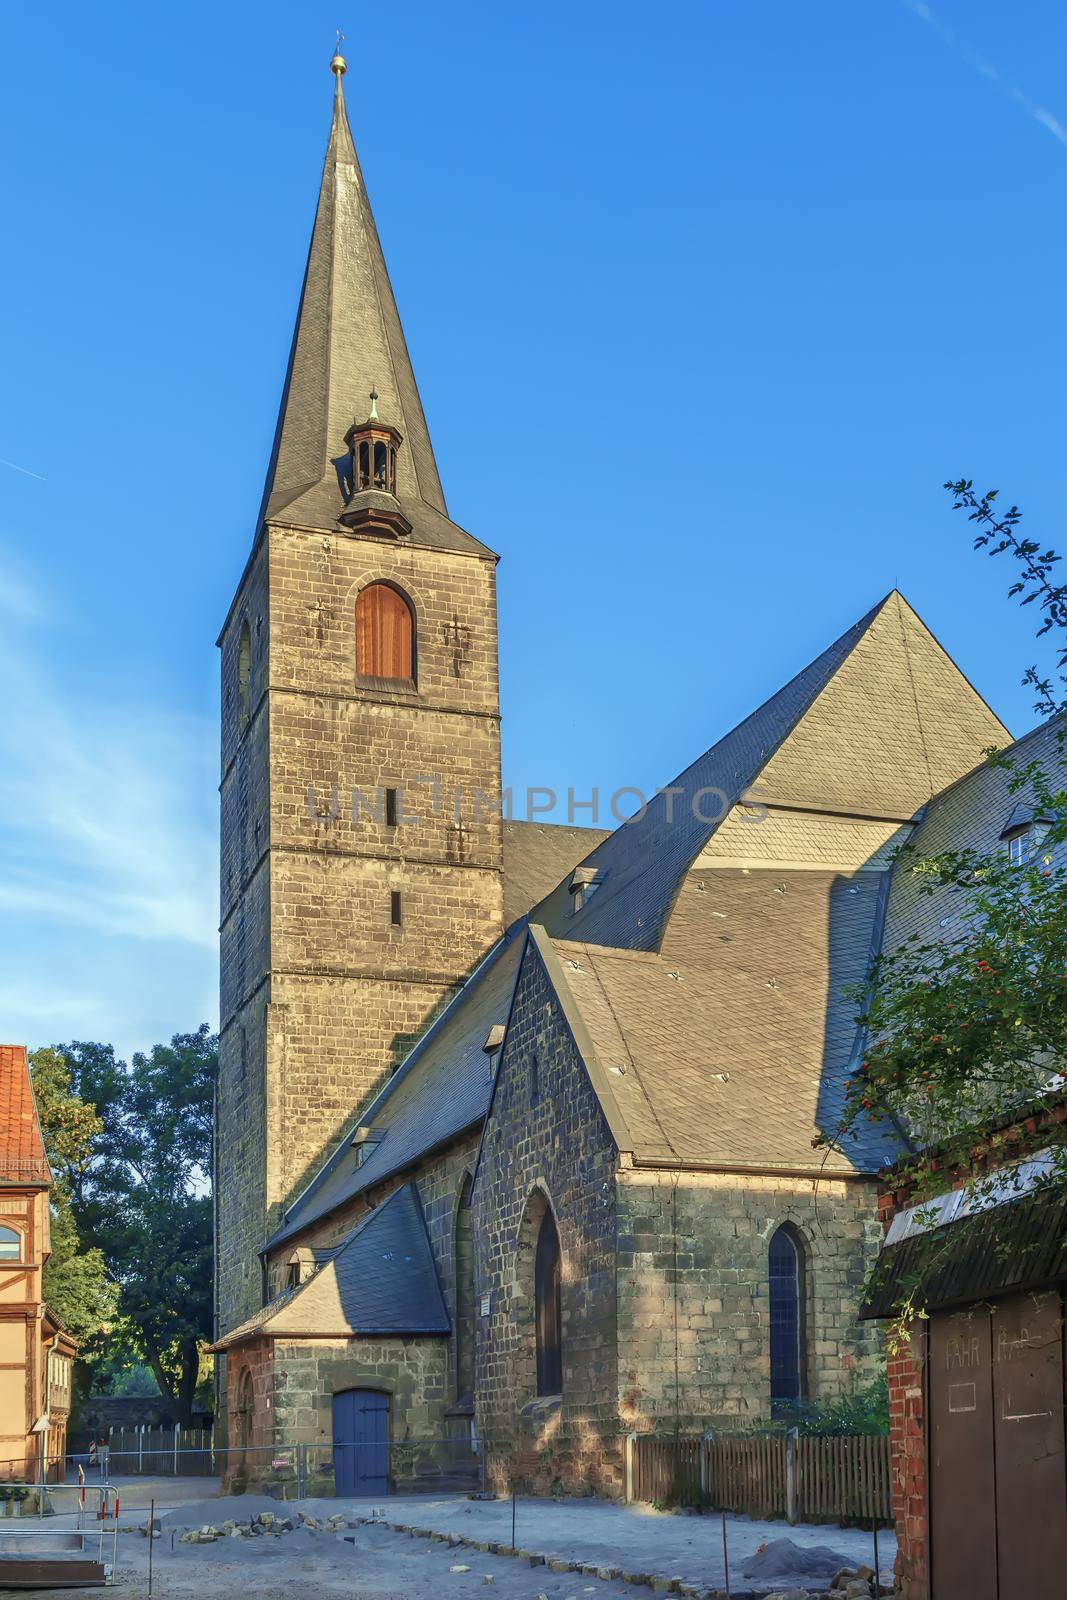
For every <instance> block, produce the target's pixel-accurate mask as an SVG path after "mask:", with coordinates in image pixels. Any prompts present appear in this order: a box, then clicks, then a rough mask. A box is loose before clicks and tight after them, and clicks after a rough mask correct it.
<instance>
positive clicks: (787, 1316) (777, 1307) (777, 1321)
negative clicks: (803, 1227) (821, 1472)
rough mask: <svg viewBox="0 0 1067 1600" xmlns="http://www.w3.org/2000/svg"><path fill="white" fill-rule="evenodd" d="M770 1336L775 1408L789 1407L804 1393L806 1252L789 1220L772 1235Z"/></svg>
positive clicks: (770, 1255)
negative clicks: (788, 1222)
mask: <svg viewBox="0 0 1067 1600" xmlns="http://www.w3.org/2000/svg"><path fill="white" fill-rule="evenodd" d="M769 1266H770V1302H771V1306H770V1310H771V1318H770V1337H771V1409H772V1410H780V1409H782V1408H783V1407H788V1406H789V1405H791V1404H793V1403H794V1402H795V1401H797V1400H800V1399H802V1398H803V1396H804V1392H805V1388H806V1384H805V1366H806V1361H805V1353H806V1352H805V1328H804V1302H805V1285H804V1253H803V1247H802V1245H801V1242H800V1240H799V1238H798V1237H797V1235H796V1234H795V1232H794V1231H793V1229H792V1228H791V1227H789V1225H788V1224H787V1223H783V1225H782V1226H781V1227H780V1228H778V1229H777V1230H776V1231H775V1233H774V1235H773V1237H772V1238H771V1245H770V1252H769Z"/></svg>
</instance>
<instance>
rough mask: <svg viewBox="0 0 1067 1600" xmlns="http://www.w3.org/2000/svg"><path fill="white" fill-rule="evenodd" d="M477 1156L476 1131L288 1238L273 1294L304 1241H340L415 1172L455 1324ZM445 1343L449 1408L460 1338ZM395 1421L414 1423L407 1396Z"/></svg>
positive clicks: (272, 1273) (278, 1258)
mask: <svg viewBox="0 0 1067 1600" xmlns="http://www.w3.org/2000/svg"><path fill="white" fill-rule="evenodd" d="M477 1158H478V1134H477V1133H476V1132H475V1133H467V1134H464V1135H463V1136H462V1137H461V1138H459V1139H457V1140H456V1141H455V1142H454V1143H453V1144H451V1145H449V1146H448V1147H447V1148H446V1149H444V1150H442V1151H439V1152H437V1153H436V1154H435V1155H434V1156H432V1157H430V1158H428V1159H427V1160H425V1161H423V1162H421V1163H420V1164H419V1166H418V1167H417V1168H416V1169H415V1172H414V1174H412V1173H411V1172H410V1171H405V1172H401V1173H398V1174H397V1175H396V1176H395V1177H393V1178H388V1179H386V1180H385V1181H384V1182H382V1183H380V1184H378V1185H376V1186H375V1188H374V1189H372V1190H369V1191H368V1192H367V1193H366V1194H361V1195H357V1196H356V1197H355V1198H354V1199H352V1200H350V1201H348V1202H347V1203H346V1204H344V1205H342V1206H338V1207H337V1209H336V1210H335V1211H331V1212H330V1214H329V1216H327V1217H323V1218H322V1220H321V1221H320V1222H318V1223H313V1224H312V1225H311V1226H310V1227H307V1228H305V1229H303V1230H302V1231H301V1232H300V1233H299V1234H295V1235H294V1236H293V1237H292V1238H291V1239H287V1240H286V1241H285V1243H284V1244H282V1245H279V1247H278V1248H277V1249H276V1250H275V1251H273V1252H272V1253H271V1255H270V1256H269V1257H268V1262H267V1275H268V1294H269V1295H270V1296H272V1297H273V1296H274V1295H276V1294H280V1293H281V1291H282V1290H283V1289H284V1287H285V1283H286V1278H287V1275H288V1270H289V1268H288V1261H289V1256H290V1255H291V1254H292V1252H293V1250H294V1249H296V1248H297V1247H298V1246H300V1245H315V1246H323V1247H329V1246H331V1245H335V1244H339V1243H340V1241H341V1240H342V1239H344V1238H345V1237H346V1236H347V1235H348V1234H349V1233H351V1231H352V1229H353V1228H354V1227H355V1226H356V1224H357V1223H358V1222H360V1221H361V1220H362V1218H363V1217H365V1216H366V1215H367V1213H368V1212H369V1211H370V1210H371V1204H372V1202H373V1204H374V1205H375V1206H380V1205H381V1204H382V1202H383V1201H384V1200H387V1199H388V1198H389V1196H390V1195H391V1194H393V1193H394V1192H395V1191H396V1190H397V1189H399V1188H400V1187H401V1186H402V1185H403V1184H405V1183H408V1182H410V1180H411V1178H412V1176H414V1179H415V1184H416V1187H417V1188H418V1191H419V1199H420V1201H421V1203H422V1209H423V1215H424V1217H425V1219H426V1231H427V1233H428V1234H429V1237H430V1246H431V1249H432V1250H433V1254H434V1261H435V1263H436V1265H437V1275H438V1278H439V1279H440V1283H441V1289H442V1292H443V1294H444V1297H445V1304H446V1305H447V1307H448V1315H449V1318H450V1320H451V1322H452V1325H453V1328H454V1327H455V1325H456V1314H457V1293H456V1290H457V1286H456V1249H455V1244H456V1221H457V1212H458V1207H459V1197H460V1192H461V1190H462V1188H463V1184H464V1181H465V1179H467V1178H468V1176H469V1175H470V1174H472V1173H473V1171H474V1166H475V1162H476V1161H477ZM442 1342H443V1344H444V1347H445V1357H444V1360H445V1368H446V1373H447V1386H446V1402H447V1404H446V1409H448V1408H450V1407H451V1406H452V1405H453V1404H454V1401H455V1399H456V1398H457V1388H456V1367H455V1340H454V1338H452V1339H447V1340H444V1341H442ZM394 1423H395V1424H396V1425H397V1426H403V1427H407V1426H409V1421H408V1418H407V1416H406V1412H405V1409H404V1401H403V1397H402V1396H400V1397H398V1400H397V1402H396V1410H395V1415H394Z"/></svg>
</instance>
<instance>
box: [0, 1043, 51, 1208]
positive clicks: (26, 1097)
mask: <svg viewBox="0 0 1067 1600" xmlns="http://www.w3.org/2000/svg"><path fill="white" fill-rule="evenodd" d="M51 1181H52V1173H51V1171H50V1169H49V1166H48V1157H47V1156H46V1155H45V1150H44V1139H43V1137H42V1135H41V1123H40V1118H39V1117H38V1115H37V1102H36V1100H35V1099H34V1097H33V1085H32V1083H31V1081H30V1068H29V1063H28V1062H27V1060H26V1047H25V1045H21V1044H0V1183H9V1184H23V1183H24V1184H33V1185H35V1186H36V1185H47V1184H50V1183H51Z"/></svg>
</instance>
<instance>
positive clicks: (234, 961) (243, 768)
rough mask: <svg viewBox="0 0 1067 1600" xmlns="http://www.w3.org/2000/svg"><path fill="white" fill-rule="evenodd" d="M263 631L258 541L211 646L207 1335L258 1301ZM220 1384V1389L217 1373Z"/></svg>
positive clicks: (264, 1154) (264, 842) (263, 1181)
mask: <svg viewBox="0 0 1067 1600" xmlns="http://www.w3.org/2000/svg"><path fill="white" fill-rule="evenodd" d="M246 625H247V628H248V637H249V642H250V655H249V667H250V672H249V682H248V717H247V721H246V720H245V717H244V715H243V707H242V696H241V691H240V682H239V677H240V674H239V660H238V658H239V652H240V640H241V634H242V630H243V629H244V627H245V626H246ZM268 629H269V599H268V566H267V546H266V544H265V543H264V544H261V545H260V547H259V549H258V551H257V552H256V554H255V555H254V557H253V559H252V561H251V563H250V565H249V568H248V570H247V572H246V573H245V575H244V577H243V579H242V583H241V586H240V588H239V590H238V593H237V596H236V598H235V600H234V604H233V609H232V611H231V614H230V617H229V619H228V621H227V624H226V626H225V628H224V630H223V633H222V637H221V639H220V641H219V643H220V648H221V669H222V681H221V689H222V696H221V698H222V708H221V719H222V772H221V783H220V859H219V871H220V885H219V887H220V896H219V900H220V904H219V915H220V928H219V947H220V948H219V955H220V975H219V976H220V985H219V987H220V1028H219V1077H218V1090H217V1103H216V1130H217V1142H216V1184H215V1188H216V1195H217V1206H218V1211H217V1230H218V1231H217V1238H216V1276H215V1325H216V1332H217V1333H221V1332H223V1331H224V1330H225V1329H226V1328H229V1327H232V1326H233V1325H234V1323H236V1322H237V1321H239V1320H240V1318H241V1317H242V1316H245V1315H247V1314H248V1313H249V1312H250V1311H252V1310H254V1309H255V1307H256V1306H257V1305H258V1304H259V1298H260V1271H259V1262H258V1260H257V1258H256V1252H257V1250H258V1249H259V1247H260V1245H261V1244H262V1243H263V1238H264V1229H265V1222H266V1190H267V1175H266V1167H267V1159H268V1141H267V1122H268V1115H267V1100H266V1095H267V1077H266V1008H267V1002H268V1000H269V998H270V994H269V987H268V983H267V972H268V967H269V950H270V925H269V916H270V904H269V900H270V897H269V873H268V846H269V836H268V827H269V808H268V788H269V767H270V746H269V740H268V721H269V719H268V712H267V686H268V674H269V631H268ZM220 1382H221V1383H222V1384H223V1386H224V1384H225V1380H224V1378H223V1377H222V1376H221V1375H220ZM220 1409H221V1408H220Z"/></svg>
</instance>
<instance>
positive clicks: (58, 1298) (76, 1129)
mask: <svg viewBox="0 0 1067 1600" xmlns="http://www.w3.org/2000/svg"><path fill="white" fill-rule="evenodd" d="M30 1076H31V1078H32V1080H33V1091H34V1096H35V1098H36V1101H37V1111H38V1115H39V1117H40V1119H41V1133H42V1135H43V1137H44V1146H45V1151H46V1153H47V1155H48V1163H49V1166H50V1167H51V1169H52V1177H53V1183H52V1190H51V1193H50V1195H49V1205H50V1211H51V1216H50V1224H51V1226H50V1231H51V1236H52V1254H51V1256H50V1257H49V1259H48V1261H47V1262H46V1263H45V1268H44V1278H43V1285H42V1287H43V1290H44V1298H45V1301H46V1302H47V1304H48V1306H49V1307H50V1308H51V1310H52V1311H54V1312H55V1314H56V1316H57V1317H58V1318H59V1319H60V1321H61V1322H62V1324H63V1326H64V1327H65V1328H66V1329H67V1330H68V1332H70V1333H71V1334H72V1335H73V1336H74V1338H75V1339H77V1340H78V1341H79V1343H80V1345H81V1347H82V1348H81V1357H82V1359H83V1360H91V1359H92V1357H93V1355H94V1353H95V1352H96V1351H98V1350H99V1349H100V1348H101V1347H102V1345H103V1342H104V1338H105V1335H106V1333H107V1330H108V1328H109V1326H110V1324H111V1323H112V1322H113V1320H114V1317H115V1314H116V1311H117V1307H118V1289H117V1287H116V1285H115V1284H114V1283H112V1282H111V1280H110V1278H109V1276H108V1271H107V1265H106V1263H105V1260H104V1256H103V1253H102V1251H101V1250H100V1249H98V1248H97V1247H95V1246H93V1245H89V1246H88V1247H85V1246H83V1243H82V1239H81V1236H80V1234H79V1230H78V1224H77V1221H76V1218H75V1208H74V1200H73V1193H74V1190H75V1188H76V1186H77V1184H78V1182H79V1181H80V1179H81V1176H82V1174H83V1173H84V1172H85V1171H86V1169H87V1168H88V1166H89V1165H90V1163H91V1160H92V1148H93V1143H94V1140H95V1139H96V1138H97V1136H98V1135H99V1133H100V1130H101V1122H100V1119H99V1117H98V1116H97V1114H96V1110H95V1108H94V1107H93V1106H92V1105H86V1103H85V1102H84V1101H83V1100H82V1099H80V1098H79V1096H78V1095H77V1094H75V1093H74V1090H73V1087H72V1081H71V1072H70V1069H69V1067H68V1066H67V1063H66V1061H65V1059H64V1057H63V1055H62V1054H61V1053H60V1052H59V1051H58V1050H52V1049H43V1050H35V1051H33V1052H32V1053H31V1055H30Z"/></svg>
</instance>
